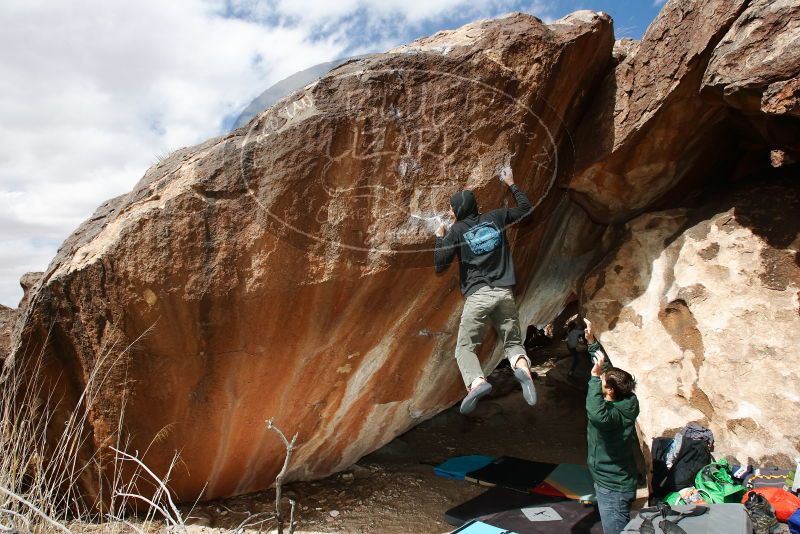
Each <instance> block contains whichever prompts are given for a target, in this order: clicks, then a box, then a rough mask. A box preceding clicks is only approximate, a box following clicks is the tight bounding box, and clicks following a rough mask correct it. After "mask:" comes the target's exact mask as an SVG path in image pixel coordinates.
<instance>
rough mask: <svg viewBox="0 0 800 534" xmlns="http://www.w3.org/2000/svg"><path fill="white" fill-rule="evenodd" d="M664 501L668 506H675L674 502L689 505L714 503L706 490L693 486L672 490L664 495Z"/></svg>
mask: <svg viewBox="0 0 800 534" xmlns="http://www.w3.org/2000/svg"><path fill="white" fill-rule="evenodd" d="M664 502H665V503H667V504H669V505H670V506H675V505H676V504H682V505H689V504H713V503H714V501H713V500H712V499H711V496H710V495H709V494H708V492H707V491H705V490H701V489H697V488H695V487H694V486H689V487H688V488H683V489H682V490H680V491H673V492H672V493H670V494H668V495H667V496H666V497H664Z"/></svg>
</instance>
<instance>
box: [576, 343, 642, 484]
mask: <svg viewBox="0 0 800 534" xmlns="http://www.w3.org/2000/svg"><path fill="white" fill-rule="evenodd" d="M601 348H602V346H601V345H600V343H599V342H594V343H592V344H590V345H589V347H588V349H589V354H590V356H591V357H592V360H594V359H595V353H596V352H597V351H598V350H599V349H601ZM603 352H605V350H604V351H603ZM606 361H607V362H608V365H606V366H604V370H605V368H608V367H609V366H610V365H611V364H610V362H609V361H608V356H607V355H606ZM586 415H587V417H588V419H589V424H588V428H587V431H586V438H587V441H588V445H589V455H588V458H587V462H586V463H587V464H588V466H589V471H590V472H591V474H592V478H593V479H594V481H595V483H596V484H597V485H598V486H603V487H604V488H607V489H611V490H615V491H630V490H635V489H636V480H637V470H636V460H635V459H634V455H633V450H634V446H635V441H636V428H635V425H636V417H637V416H638V415H639V400H638V399H637V398H636V395H635V394H631V395H630V396H628V397H627V398H625V399H622V400H619V401H613V402H611V401H607V400H605V399H604V398H603V391H602V385H601V382H600V378H598V377H596V376H593V377H591V378H590V379H589V391H588V393H587V394H586Z"/></svg>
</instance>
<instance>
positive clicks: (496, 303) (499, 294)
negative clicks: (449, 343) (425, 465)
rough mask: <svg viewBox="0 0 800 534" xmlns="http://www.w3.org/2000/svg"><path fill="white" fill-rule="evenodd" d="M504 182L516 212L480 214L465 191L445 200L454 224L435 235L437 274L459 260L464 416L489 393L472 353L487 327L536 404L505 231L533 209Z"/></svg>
mask: <svg viewBox="0 0 800 534" xmlns="http://www.w3.org/2000/svg"><path fill="white" fill-rule="evenodd" d="M503 182H505V183H506V185H508V186H509V188H510V189H511V192H512V193H513V194H514V199H515V200H516V202H517V207H516V208H500V209H496V210H492V211H490V212H487V213H479V211H478V204H477V202H476V201H475V195H474V194H473V193H472V191H469V190H466V189H465V190H463V191H460V192H458V193H456V194H455V195H453V196H452V197H451V198H450V206H451V215H452V216H453V217H454V218H455V219H456V222H455V223H454V224H453V226H452V227H451V228H450V230H449V231H448V230H447V226H446V225H445V224H441V225H440V226H439V227H438V228H437V229H436V248H435V251H434V262H435V264H436V272H437V273H440V272H443V271H444V270H445V269H447V267H448V265H449V264H450V263H451V262H452V261H453V258H454V257H455V256H458V258H459V270H460V275H461V292H462V293H463V294H464V297H465V299H466V300H465V302H464V310H463V311H462V313H461V324H460V325H459V328H458V340H457V342H456V362H457V363H458V368H459V370H460V371H461V377H462V378H463V379H464V385H465V386H466V388H467V396H466V397H464V400H463V401H462V402H461V413H463V414H467V413H470V412H471V411H472V410H474V409H475V406H476V405H477V402H478V400H479V399H480V398H481V397H483V396H484V395H486V394H488V393H489V392H490V391H491V390H492V385H491V384H489V382H487V381H486V377H485V375H484V373H483V370H482V369H481V364H480V361H479V360H478V356H477V353H476V351H477V348H478V347H479V346H480V344H481V343H483V339H484V337H485V335H486V328H487V327H488V325H489V323H492V325H493V326H494V328H495V330H496V331H497V335H498V337H499V338H500V339H501V340H502V342H503V348H504V352H505V356H506V358H508V361H509V363H510V364H511V367H512V368H513V369H514V376H515V377H516V378H517V380H518V381H519V382H520V385H521V386H522V394H523V396H524V398H525V401H526V402H527V403H528V404H529V405H531V406H533V405H534V404H536V388H535V387H534V385H533V379H532V377H531V372H530V360H529V359H528V356H527V355H526V354H525V348H524V347H523V345H522V331H521V329H520V326H519V316H518V313H517V305H516V302H515V301H514V293H513V291H512V288H513V286H514V284H516V275H515V273H514V262H513V259H512V258H511V248H510V247H509V243H508V240H507V239H506V235H505V227H506V226H508V225H510V224H512V223H515V222H517V221H519V220H520V219H522V218H523V217H525V216H527V215H528V214H529V213H530V212H531V211H532V207H531V203H530V202H529V201H528V198H527V197H526V196H525V193H523V192H522V190H521V189H520V188H519V187H517V186H516V185H515V184H514V179H513V177H512V176H511V175H509V176H506V177H504V178H503Z"/></svg>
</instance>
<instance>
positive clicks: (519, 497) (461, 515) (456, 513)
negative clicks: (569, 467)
mask: <svg viewBox="0 0 800 534" xmlns="http://www.w3.org/2000/svg"><path fill="white" fill-rule="evenodd" d="M563 500H564V497H560V496H559V497H549V496H546V495H536V494H533V493H522V492H519V491H516V490H511V489H507V488H503V487H500V486H496V487H494V488H489V489H488V490H486V491H484V492H483V493H481V494H480V495H478V496H477V497H474V498H472V499H470V500H468V501H465V502H463V503H461V504H459V505H458V506H454V507H453V508H450V509H449V510H447V511H446V512H445V513H444V520H445V521H447V522H448V523H449V524H451V525H453V526H456V527H457V526H459V525H463V524H464V523H466V522H468V521H471V520H473V519H478V518H481V517H484V516H487V515H491V514H495V513H498V512H505V511H508V510H517V509H520V508H525V507H528V506H539V505H545V504H547V503H551V502H558V501H563Z"/></svg>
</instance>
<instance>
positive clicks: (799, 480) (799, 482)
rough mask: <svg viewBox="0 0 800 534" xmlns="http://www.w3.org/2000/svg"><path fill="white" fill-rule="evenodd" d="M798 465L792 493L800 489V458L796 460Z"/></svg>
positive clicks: (795, 468)
mask: <svg viewBox="0 0 800 534" xmlns="http://www.w3.org/2000/svg"><path fill="white" fill-rule="evenodd" d="M795 462H796V463H797V465H796V466H795V467H794V481H793V482H792V493H797V491H798V490H800V458H797V459H796V460H795Z"/></svg>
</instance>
